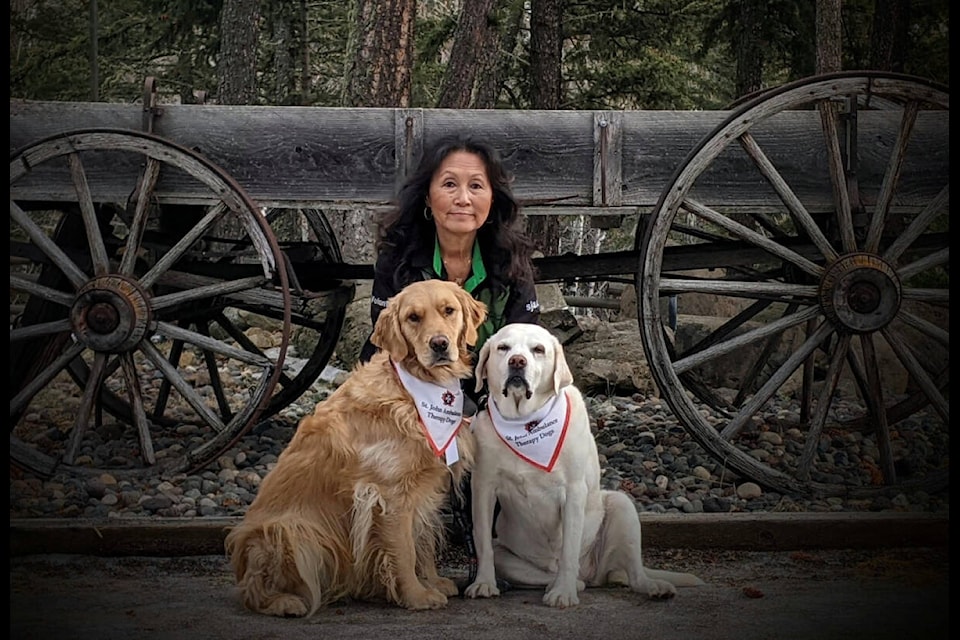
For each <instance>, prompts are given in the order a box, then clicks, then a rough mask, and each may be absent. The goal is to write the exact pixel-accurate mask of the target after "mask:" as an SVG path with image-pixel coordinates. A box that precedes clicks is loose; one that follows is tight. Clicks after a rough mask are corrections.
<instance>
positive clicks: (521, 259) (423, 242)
mask: <svg viewBox="0 0 960 640" xmlns="http://www.w3.org/2000/svg"><path fill="white" fill-rule="evenodd" d="M510 181H511V176H510V175H509V174H508V173H507V171H506V170H505V169H504V167H503V163H502V161H501V159H500V155H499V153H497V151H496V150H495V149H494V148H492V147H491V146H489V145H487V144H486V143H483V142H480V141H477V140H474V139H472V138H469V137H452V138H445V139H443V140H441V141H440V142H439V143H437V144H436V145H434V146H433V147H432V148H431V149H429V150H427V151H426V152H425V153H424V155H423V159H422V160H421V161H420V165H419V166H418V167H417V170H416V171H415V172H414V174H413V175H412V176H411V177H410V178H409V179H408V180H407V181H406V183H405V184H404V185H403V187H401V189H400V193H399V202H398V206H397V207H396V209H394V210H393V211H391V212H390V213H389V214H388V215H387V216H386V217H385V218H384V220H383V221H382V222H381V225H380V234H379V239H378V243H377V263H376V267H375V269H374V280H373V294H372V297H371V301H370V316H371V318H372V320H373V324H376V322H377V317H378V316H379V315H380V312H381V311H383V309H384V308H385V307H386V304H387V300H388V299H389V298H390V297H391V296H393V295H394V294H396V293H397V292H398V291H400V289H402V288H403V287H404V286H405V285H407V284H409V283H411V282H414V281H417V280H427V279H431V278H442V279H444V280H451V281H453V282H456V283H457V284H459V285H461V286H462V287H463V288H464V289H466V290H467V291H468V292H469V293H470V294H471V295H473V297H474V298H476V299H477V300H480V301H481V302H484V303H485V304H486V305H487V309H488V316H487V321H486V322H485V323H484V325H483V326H482V327H481V328H480V331H479V337H478V339H477V344H475V345H472V346H473V348H474V349H475V351H479V349H480V347H481V346H483V343H484V342H485V341H486V339H487V338H488V337H490V336H491V335H493V333H495V332H496V331H497V330H498V329H500V327H502V326H503V325H505V324H508V323H511V322H532V323H537V322H538V321H539V319H540V304H539V302H538V301H537V292H536V288H535V287H534V268H533V262H532V260H531V255H532V252H533V243H532V241H531V240H530V239H529V238H528V237H527V236H526V235H525V234H524V233H523V231H522V230H521V228H520V206H519V205H518V204H517V201H516V199H515V198H514V196H513V193H512V191H511V189H510ZM375 351H376V347H375V346H374V345H373V344H372V343H371V342H370V340H369V338H368V339H367V342H366V343H365V344H364V346H363V348H362V350H361V352H360V360H361V361H363V362H366V361H367V360H369V359H370V357H371V356H372V355H373V354H374V353H375ZM464 388H465V390H466V391H467V392H468V393H469V394H471V395H472V394H473V385H472V383H467V384H465V385H464Z"/></svg>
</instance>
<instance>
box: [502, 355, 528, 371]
mask: <svg viewBox="0 0 960 640" xmlns="http://www.w3.org/2000/svg"><path fill="white" fill-rule="evenodd" d="M507 364H508V365H510V368H511V369H523V368H524V367H526V366H527V359H526V358H524V357H523V356H510V360H508V361H507Z"/></svg>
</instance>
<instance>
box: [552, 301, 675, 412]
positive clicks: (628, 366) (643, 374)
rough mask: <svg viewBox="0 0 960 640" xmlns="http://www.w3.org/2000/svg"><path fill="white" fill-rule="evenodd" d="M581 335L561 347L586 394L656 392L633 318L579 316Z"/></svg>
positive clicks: (577, 381) (578, 384) (581, 388)
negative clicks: (603, 318)
mask: <svg viewBox="0 0 960 640" xmlns="http://www.w3.org/2000/svg"><path fill="white" fill-rule="evenodd" d="M579 322H580V327H581V328H582V329H583V334H582V335H581V336H580V337H579V338H577V339H576V340H575V341H573V342H571V343H569V344H567V345H566V346H565V347H564V354H565V355H566V358H567V364H568V365H569V366H570V370H571V371H572V372H573V378H574V382H575V383H576V385H577V386H578V387H579V388H580V390H581V391H583V392H584V393H587V394H591V393H603V394H608V395H610V394H626V395H631V394H634V393H643V394H646V395H658V393H657V388H656V385H655V384H654V382H653V378H652V377H651V376H650V369H649V367H648V366H647V359H646V356H645V355H644V353H643V345H642V344H641V342H640V331H639V329H638V328H637V322H636V320H632V321H631V320H624V321H620V322H604V321H601V320H598V319H597V318H593V317H591V316H581V317H580V318H579Z"/></svg>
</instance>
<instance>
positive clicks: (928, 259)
mask: <svg viewBox="0 0 960 640" xmlns="http://www.w3.org/2000/svg"><path fill="white" fill-rule="evenodd" d="M948 262H950V247H944V248H943V249H940V250H939V251H934V252H933V253H930V254H928V255H926V256H924V257H922V258H920V259H919V260H914V261H913V262H911V263H910V264H907V265H904V266H903V267H900V268H899V269H897V275H898V276H900V279H901V280H909V279H910V278H912V277H913V276H915V275H917V274H918V273H923V272H924V271H926V270H927V269H932V268H933V267H940V266H943V265H945V264H947V263H948Z"/></svg>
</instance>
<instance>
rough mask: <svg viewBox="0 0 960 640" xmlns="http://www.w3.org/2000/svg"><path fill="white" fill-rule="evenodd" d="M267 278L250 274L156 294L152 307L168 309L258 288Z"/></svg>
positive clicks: (156, 309) (157, 309)
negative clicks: (245, 276)
mask: <svg viewBox="0 0 960 640" xmlns="http://www.w3.org/2000/svg"><path fill="white" fill-rule="evenodd" d="M266 282H267V279H266V278H264V277H263V276H251V277H249V278H240V279H238V280H224V281H220V282H217V283H213V284H207V285H202V286H199V287H194V288H192V289H186V290H184V291H177V292H176V293H168V294H165V295H161V296H157V297H156V298H154V299H153V309H154V310H155V311H159V310H161V309H170V308H172V307H177V306H183V305H187V304H189V303H191V302H196V301H197V300H205V299H207V298H216V297H219V296H225V295H230V294H233V293H238V292H240V291H249V290H251V289H258V288H259V287H261V286H263V285H264V284H266Z"/></svg>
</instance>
